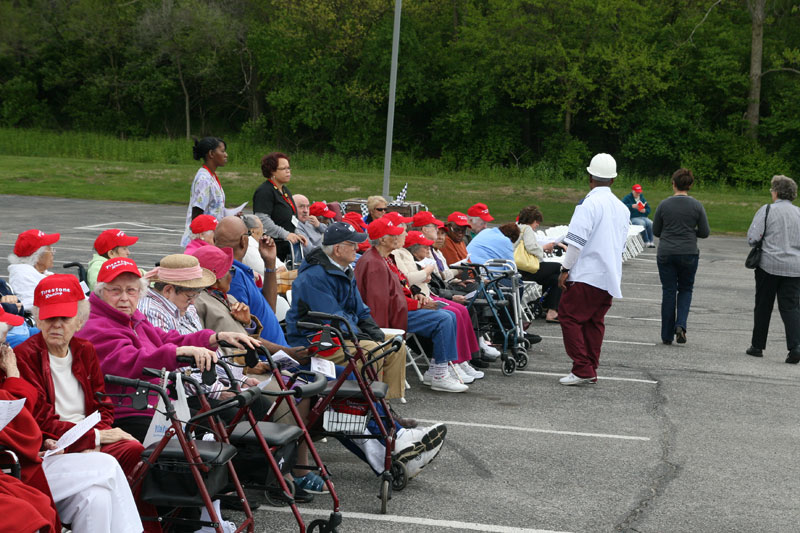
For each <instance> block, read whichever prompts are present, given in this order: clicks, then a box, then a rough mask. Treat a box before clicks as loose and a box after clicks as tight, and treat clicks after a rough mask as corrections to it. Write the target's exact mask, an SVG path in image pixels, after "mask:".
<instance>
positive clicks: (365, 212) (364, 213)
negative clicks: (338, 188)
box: [361, 203, 369, 217]
mask: <svg viewBox="0 0 800 533" xmlns="http://www.w3.org/2000/svg"><path fill="white" fill-rule="evenodd" d="M367 215H369V209H367V204H366V203H363V204H361V216H362V217H366V216H367Z"/></svg>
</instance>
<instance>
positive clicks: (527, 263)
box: [514, 239, 539, 274]
mask: <svg viewBox="0 0 800 533" xmlns="http://www.w3.org/2000/svg"><path fill="white" fill-rule="evenodd" d="M514 262H515V263H516V264H517V270H523V271H525V272H529V273H531V274H536V273H537V272H538V271H539V258H538V257H536V256H535V255H533V254H530V253H528V250H526V249H525V244H524V243H523V242H522V239H520V240H519V242H518V243H517V247H516V248H514Z"/></svg>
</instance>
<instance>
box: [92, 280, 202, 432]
mask: <svg viewBox="0 0 800 533" xmlns="http://www.w3.org/2000/svg"><path fill="white" fill-rule="evenodd" d="M89 302H90V303H91V306H92V308H91V312H90V314H89V320H88V321H87V322H86V324H85V325H84V326H83V328H82V329H81V330H80V332H79V333H78V334H77V335H78V336H79V337H81V338H83V339H87V340H88V341H90V342H91V343H92V344H94V347H95V350H97V358H98V359H99V360H100V369H101V370H102V371H103V374H110V375H114V376H122V377H127V378H134V379H137V378H138V379H146V380H147V381H150V382H152V383H158V378H149V377H145V376H142V369H143V368H145V367H150V368H158V369H160V368H166V369H167V370H175V369H176V368H177V367H178V362H177V361H176V360H175V357H176V351H177V349H178V347H179V346H200V347H202V348H209V345H208V340H209V339H210V338H211V335H213V334H214V332H213V331H211V330H210V329H204V330H201V331H198V332H197V333H190V334H188V335H181V334H180V333H178V332H177V331H174V330H173V331H168V332H165V331H163V330H161V329H159V328H157V327H155V326H153V325H152V324H150V322H148V321H147V319H146V318H145V316H144V315H143V314H142V313H140V312H139V311H136V312H135V313H134V314H133V316H132V317H131V316H128V315H126V314H125V313H123V312H121V311H117V310H116V309H114V308H113V307H111V306H110V305H108V304H107V303H105V302H104V301H103V300H102V299H100V298H99V297H98V296H97V295H96V294H94V293H92V295H91V296H90V297H89ZM106 392H108V393H119V392H131V389H130V388H128V389H127V390H123V387H120V386H118V385H106ZM149 403H150V404H151V405H153V406H155V405H156V403H158V396H156V395H155V394H153V395H151V396H150V398H149ZM153 413H154V409H147V410H144V411H138V410H136V409H133V408H131V407H126V406H116V407H115V409H114V418H124V417H128V416H147V417H152V416H153Z"/></svg>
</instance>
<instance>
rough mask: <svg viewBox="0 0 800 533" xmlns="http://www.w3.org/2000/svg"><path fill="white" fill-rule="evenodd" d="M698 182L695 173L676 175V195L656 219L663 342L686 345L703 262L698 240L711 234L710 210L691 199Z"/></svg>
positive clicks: (662, 205) (661, 206)
mask: <svg viewBox="0 0 800 533" xmlns="http://www.w3.org/2000/svg"><path fill="white" fill-rule="evenodd" d="M693 183H694V175H693V174H692V171H691V170H689V169H686V168H680V169H678V170H676V171H675V172H674V173H673V174H672V190H673V191H674V193H675V194H673V195H672V196H670V197H669V198H667V199H666V200H664V201H663V202H661V203H660V204H658V208H656V214H655V216H654V217H653V234H654V235H655V236H656V237H658V238H659V241H658V250H657V251H656V263H657V264H658V277H659V278H660V279H661V342H663V343H664V344H672V340H673V339H677V341H678V343H679V344H683V343H685V342H686V322H687V319H688V318H689V307H691V305H692V291H693V290H694V276H695V274H696V273H697V264H698V262H699V259H700V250H699V249H698V248H697V239H698V238H700V239H705V238H706V237H708V234H709V233H710V230H709V227H708V218H707V217H706V211H705V209H703V204H701V203H700V202H699V201H698V200H696V199H695V198H692V197H691V196H689V189H691V187H692V184H693Z"/></svg>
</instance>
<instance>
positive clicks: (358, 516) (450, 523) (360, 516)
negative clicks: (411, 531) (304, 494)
mask: <svg viewBox="0 0 800 533" xmlns="http://www.w3.org/2000/svg"><path fill="white" fill-rule="evenodd" d="M257 510H258V511H274V512H278V513H284V514H290V513H291V512H292V510H291V508H289V507H271V506H269V505H262V506H260V507H259V508H258V509H257ZM300 512H301V514H303V515H311V516H323V517H328V516H329V515H330V514H331V512H330V511H329V510H325V509H307V508H305V507H300ZM342 518H351V519H354V520H372V521H374V522H390V523H393V524H404V525H405V524H416V525H419V526H430V527H437V528H448V529H458V530H461V531H486V532H489V533H567V532H566V531H553V530H551V529H530V528H524V527H511V526H496V525H494V524H477V523H474V522H459V521H458V520H434V519H433V518H422V517H417V516H400V515H392V514H384V515H380V514H369V513H353V512H343V513H342ZM342 525H343V526H344V524H342Z"/></svg>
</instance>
